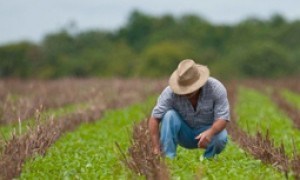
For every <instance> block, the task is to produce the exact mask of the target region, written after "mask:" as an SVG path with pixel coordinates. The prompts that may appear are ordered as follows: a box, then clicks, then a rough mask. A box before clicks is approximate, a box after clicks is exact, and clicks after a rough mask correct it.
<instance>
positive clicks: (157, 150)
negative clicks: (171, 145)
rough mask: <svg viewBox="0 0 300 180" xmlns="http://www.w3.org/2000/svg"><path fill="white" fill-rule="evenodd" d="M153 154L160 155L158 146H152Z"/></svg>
mask: <svg viewBox="0 0 300 180" xmlns="http://www.w3.org/2000/svg"><path fill="white" fill-rule="evenodd" d="M153 154H155V155H160V147H153Z"/></svg>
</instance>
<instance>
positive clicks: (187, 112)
mask: <svg viewBox="0 0 300 180" xmlns="http://www.w3.org/2000/svg"><path fill="white" fill-rule="evenodd" d="M229 116H230V115H229V103H228V99H227V92H226V89H225V87H224V86H223V85H222V83H221V82H220V81H218V80H216V79H214V78H212V77H209V69H208V68H207V67H206V66H203V65H200V64H195V62H194V61H193V60H190V59H186V60H183V61H181V62H180V64H179V65H178V68H177V69H176V70H175V71H174V72H173V74H172V75H171V77H170V79H169V86H168V87H166V88H165V89H164V91H163V92H162V93H161V95H160V96H159V98H158V101H157V104H156V106H155V107H154V109H153V111H152V115H151V117H150V119H149V122H148V123H149V124H148V125H149V130H150V135H151V140H152V145H153V151H154V153H155V154H163V155H164V156H167V157H169V158H171V159H173V158H174V157H175V156H176V147H177V145H178V144H179V145H180V146H182V147H185V148H188V149H195V148H203V149H206V150H205V152H204V154H203V156H204V157H205V158H211V157H214V156H215V155H216V154H219V153H220V152H221V151H222V150H223V149H224V148H225V145H226V143H227V131H226V129H225V127H226V124H227V122H228V121H229ZM160 123H161V127H160V128H159V124H160Z"/></svg>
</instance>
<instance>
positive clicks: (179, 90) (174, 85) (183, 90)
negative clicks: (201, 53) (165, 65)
mask: <svg viewBox="0 0 300 180" xmlns="http://www.w3.org/2000/svg"><path fill="white" fill-rule="evenodd" d="M196 68H197V69H198V71H199V73H200V77H199V79H198V80H197V81H195V82H194V83H193V84H191V85H189V86H181V85H180V84H178V76H177V70H175V71H174V72H173V73H172V75H171V77H170V79H169V85H170V87H171V89H172V90H173V92H174V93H175V94H179V95H184V94H189V93H192V92H194V91H196V90H197V89H199V88H201V87H202V86H203V85H204V84H205V83H206V81H207V79H208V77H209V69H208V68H207V67H206V66H202V65H199V64H197V65H196Z"/></svg>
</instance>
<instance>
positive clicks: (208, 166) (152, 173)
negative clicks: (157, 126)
mask: <svg viewBox="0 0 300 180" xmlns="http://www.w3.org/2000/svg"><path fill="white" fill-rule="evenodd" d="M117 84H118V83H117ZM277 84H279V83H277ZM153 85H154V86H153ZM265 85H266V84H265ZM269 85H270V88H267V90H264V89H265V88H264V87H263V86H262V85H261V84H259V83H257V82H248V83H246V86H247V87H248V86H251V87H252V88H255V89H257V90H262V91H261V92H262V93H260V92H258V91H255V90H251V89H249V88H237V84H236V83H230V84H227V89H228V96H229V99H230V104H231V106H232V108H231V110H232V112H231V114H232V119H231V123H230V124H229V126H228V131H229V134H230V139H231V140H232V141H229V143H228V146H227V148H226V149H225V151H224V152H223V153H222V154H221V155H220V156H218V157H216V158H215V159H213V160H202V159H199V157H200V155H201V153H203V151H199V150H197V151H194V152H192V153H191V151H189V150H185V149H183V148H178V157H177V158H176V159H175V160H173V161H168V160H164V159H161V158H160V157H157V156H155V155H154V154H152V151H151V149H152V148H151V143H150V139H149V132H148V131H147V126H146V121H142V122H140V123H139V122H136V123H135V125H134V126H133V131H132V134H133V136H132V140H131V141H130V140H129V138H128V130H129V131H131V130H130V129H131V127H132V122H133V120H134V121H136V120H139V119H145V118H146V117H147V114H149V109H150V108H151V106H153V101H151V102H150V103H149V102H148V103H143V104H140V105H139V106H135V107H134V108H133V109H132V108H129V109H130V110H129V109H125V110H124V111H122V112H123V114H122V113H121V114H120V113H117V112H112V113H110V114H111V116H112V117H111V118H104V119H103V121H99V122H97V124H86V125H83V126H82V127H80V128H79V129H78V130H76V131H75V132H74V133H68V134H66V135H64V136H62V135H63V134H65V132H68V131H70V130H73V129H75V128H76V127H78V126H79V125H80V124H81V123H82V122H94V121H95V120H98V119H99V118H100V117H101V116H102V114H103V112H104V111H106V110H107V109H112V108H118V107H125V106H128V104H130V103H131V102H133V101H134V102H138V101H141V100H142V99H144V98H145V97H147V96H149V94H152V93H153V92H156V93H157V92H159V91H160V90H161V83H154V82H151V84H150V85H149V83H148V84H147V83H145V82H140V84H139V83H137V81H134V83H132V84H131V83H128V82H127V83H126V81H119V84H118V85H117V86H113V87H111V88H110V91H107V92H109V93H106V94H104V96H101V97H100V98H97V97H95V99H94V101H92V102H93V103H90V104H89V108H87V109H85V110H82V112H81V113H79V114H78V111H76V112H74V113H71V114H69V115H68V116H66V117H62V118H59V120H54V121H46V122H47V123H45V124H41V125H39V126H36V127H35V128H33V129H31V130H30V131H29V132H28V133H26V134H24V135H22V136H19V137H14V139H12V140H10V141H9V143H7V146H6V149H5V151H4V153H3V154H2V156H1V158H0V169H1V170H2V169H4V170H2V171H1V170H0V175H2V177H4V178H5V179H10V178H11V177H16V176H18V174H19V173H20V171H21V170H22V168H23V167H22V165H23V163H24V162H25V159H26V158H31V157H33V156H34V155H33V154H35V153H39V154H41V155H43V154H44V153H45V152H46V150H47V149H48V148H49V147H50V146H52V147H51V148H50V150H49V151H47V154H46V156H45V157H42V156H38V157H37V158H35V160H29V161H28V162H27V163H26V165H25V167H24V168H23V173H22V176H21V178H25V179H28V178H33V177H34V176H35V175H37V174H36V171H37V172H39V174H38V176H39V177H44V178H49V177H52V178H54V177H55V178H91V177H93V178H96V179H99V178H100V179H101V178H111V177H114V178H132V177H133V176H134V175H133V174H132V173H130V171H128V170H126V167H129V168H130V169H132V172H135V173H136V174H137V175H144V176H146V177H147V178H148V179H169V178H171V177H179V178H183V179H190V178H203V177H204V178H205V177H207V178H210V179H215V178H220V177H222V178H224V179H226V178H235V179H240V178H245V177H247V178H249V179H272V178H276V179H279V178H280V179H283V178H284V177H286V178H289V177H291V176H294V177H295V178H296V179H297V178H299V168H297V167H299V164H300V163H299V162H300V161H299V160H300V158H299V155H297V153H294V150H295V148H297V149H299V147H298V145H297V144H300V143H299V139H298V138H299V137H300V136H299V135H298V134H299V130H298V129H296V128H295V127H294V124H293V123H292V121H291V119H290V118H291V117H288V116H287V115H285V114H284V113H283V112H287V111H285V108H283V106H282V104H283V103H282V102H283V100H288V99H289V98H287V97H288V96H292V95H293V96H294V97H299V95H296V94H293V93H290V92H289V91H287V90H286V91H282V90H281V89H280V88H278V87H277V86H276V85H275V84H274V83H272V82H270V83H269ZM150 87H152V89H150ZM153 87H155V88H153ZM272 87H273V88H272ZM280 87H282V85H281V86H280ZM270 89H271V90H270ZM272 89H273V90H274V89H275V90H276V89H278V90H279V91H278V92H277V91H272ZM270 92H274V93H273V94H270ZM275 92H276V93H277V94H275ZM283 92H284V93H283ZM294 92H297V91H296V90H294ZM116 95H117V96H116ZM275 96H276V97H277V100H276V97H275ZM278 97H279V98H281V100H278ZM295 99H296V98H293V100H294V101H295V102H297V100H295ZM272 100H273V101H274V102H276V103H274V102H273V101H272ZM279 101H280V102H281V103H280V102H279ZM295 102H294V104H293V105H291V104H292V103H291V102H290V101H288V102H285V103H286V104H288V105H289V106H291V107H293V108H294V113H297V112H298V111H299V109H298V110H297V109H296V108H295ZM299 102H300V100H299ZM280 104H281V105H280ZM276 105H277V106H276ZM145 106H147V108H142V107H145ZM285 106H287V105H285ZM141 114H143V116H141ZM105 119H106V120H105ZM121 122H122V123H121ZM282 124H284V125H282ZM49 127H51V128H49ZM50 129H53V131H51V130H50ZM54 134H55V136H54ZM280 134H282V136H280ZM60 136H62V138H60V139H59V141H57V140H58V138H59V137H60ZM98 136H99V137H98ZM292 138H293V139H294V144H293V141H292V140H291V139H292ZM55 141H57V143H55V144H54V145H52V144H53V143H54V142H55ZM130 142H131V143H130ZM281 142H283V143H282V144H283V145H281ZM24 149H28V151H25V152H24ZM127 149H128V151H127ZM98 151H99V152H98ZM12 152H13V153H12ZM116 153H118V154H119V155H120V156H121V157H122V158H121V159H122V161H123V165H122V164H121V162H120V160H119V159H120V157H119V158H118V157H117V155H116ZM5 158H6V159H5ZM9 162H12V164H9ZM261 162H263V163H261ZM1 163H2V164H1ZM97 163H98V164H97ZM100 164H101V165H100ZM99 165H100V166H99ZM124 165H125V166H126V167H124ZM5 166H6V167H5ZM273 167H275V168H276V169H277V170H279V172H278V171H277V170H275V169H274V168H273ZM10 169H16V172H12V171H10ZM48 170H49V172H51V173H50V174H49V173H47V171H48ZM280 172H282V173H280Z"/></svg>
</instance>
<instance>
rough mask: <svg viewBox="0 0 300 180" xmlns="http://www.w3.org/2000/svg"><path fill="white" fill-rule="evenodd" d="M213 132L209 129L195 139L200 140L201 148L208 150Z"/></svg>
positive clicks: (199, 145)
mask: <svg viewBox="0 0 300 180" xmlns="http://www.w3.org/2000/svg"><path fill="white" fill-rule="evenodd" d="M213 135H214V134H213V132H212V130H211V129H208V130H206V131H204V132H202V133H200V134H199V135H198V136H197V137H196V138H195V139H198V140H199V141H198V147H199V148H204V149H205V148H206V147H207V146H208V144H209V143H210V141H211V138H212V137H213Z"/></svg>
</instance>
